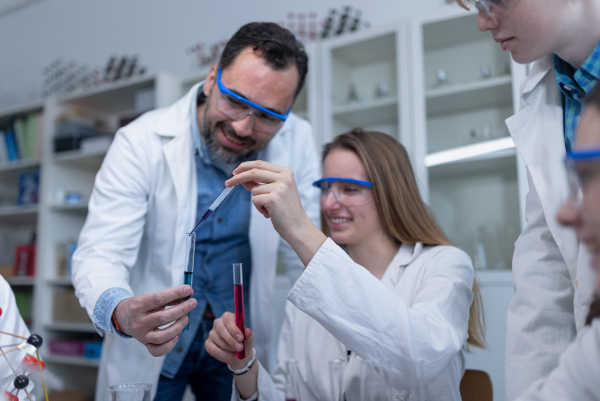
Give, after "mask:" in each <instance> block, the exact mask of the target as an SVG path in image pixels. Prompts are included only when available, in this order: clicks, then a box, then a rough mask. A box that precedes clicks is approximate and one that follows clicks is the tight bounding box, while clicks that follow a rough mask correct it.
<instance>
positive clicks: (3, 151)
mask: <svg viewBox="0 0 600 401" xmlns="http://www.w3.org/2000/svg"><path fill="white" fill-rule="evenodd" d="M8 161H9V159H8V148H7V147H6V139H5V138H4V131H0V165H4V164H7V163H8Z"/></svg>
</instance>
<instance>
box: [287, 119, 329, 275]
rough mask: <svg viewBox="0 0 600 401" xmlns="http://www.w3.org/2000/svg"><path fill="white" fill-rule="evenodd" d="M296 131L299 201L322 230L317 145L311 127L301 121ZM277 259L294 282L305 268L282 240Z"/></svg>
mask: <svg viewBox="0 0 600 401" xmlns="http://www.w3.org/2000/svg"><path fill="white" fill-rule="evenodd" d="M296 129H297V130H299V131H302V135H298V138H299V139H300V140H298V141H296V142H295V146H294V150H293V154H292V155H291V156H292V157H293V164H294V166H293V167H292V169H293V171H294V177H295V179H296V186H297V187H298V193H299V194H300V201H301V202H302V207H303V208H304V210H305V211H306V214H307V215H308V217H309V218H310V220H311V221H312V222H313V224H314V225H316V226H317V227H319V228H320V227H321V223H320V212H321V207H320V205H319V191H318V190H317V189H316V188H315V187H313V186H312V183H313V182H315V181H316V180H318V179H319V178H320V173H321V172H320V162H319V155H318V154H317V152H316V151H315V149H316V146H315V142H314V138H313V134H312V126H311V125H310V124H309V123H308V122H306V121H304V120H301V119H298V121H297V123H296ZM279 256H280V258H281V260H282V262H283V264H284V266H285V268H286V272H287V274H288V276H289V277H290V280H291V282H292V283H294V282H295V281H296V280H297V279H298V277H300V275H301V274H302V271H303V270H304V265H303V264H302V262H301V261H300V258H298V255H296V252H294V250H293V249H292V247H291V246H290V245H289V244H288V243H287V242H285V241H283V240H282V241H280V248H279Z"/></svg>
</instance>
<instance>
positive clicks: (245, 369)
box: [227, 348, 256, 376]
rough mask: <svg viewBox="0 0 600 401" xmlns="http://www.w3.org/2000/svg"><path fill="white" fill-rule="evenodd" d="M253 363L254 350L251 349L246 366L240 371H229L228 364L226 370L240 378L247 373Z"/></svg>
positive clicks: (254, 357)
mask: <svg viewBox="0 0 600 401" xmlns="http://www.w3.org/2000/svg"><path fill="white" fill-rule="evenodd" d="M254 362H256V350H255V349H254V348H252V359H250V360H249V361H248V363H247V364H246V366H244V367H243V368H241V369H237V370H233V369H231V366H229V364H228V365H227V368H228V369H229V370H230V371H231V373H233V374H234V375H236V376H240V375H243V374H244V373H246V372H247V371H249V370H250V369H251V368H252V366H253V365H254Z"/></svg>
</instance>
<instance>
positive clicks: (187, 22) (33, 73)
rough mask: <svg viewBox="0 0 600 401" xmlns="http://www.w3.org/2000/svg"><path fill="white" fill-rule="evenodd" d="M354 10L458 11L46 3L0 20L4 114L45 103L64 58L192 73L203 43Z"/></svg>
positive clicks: (387, 11) (391, 16)
mask: <svg viewBox="0 0 600 401" xmlns="http://www.w3.org/2000/svg"><path fill="white" fill-rule="evenodd" d="M346 5H348V6H351V7H352V8H353V9H358V10H361V11H362V19H363V20H364V21H367V22H369V23H370V24H371V25H372V26H376V25H380V24H385V23H388V22H392V21H395V20H397V19H400V18H405V17H410V16H413V15H414V16H416V15H419V14H421V13H428V12H439V9H441V8H449V9H451V8H456V7H458V6H456V5H446V4H445V3H444V0H418V1H414V0H411V1H408V0H353V1H350V0H326V1H322V0H303V1H301V2H300V1H295V2H292V1H290V0H254V1H248V0H223V1H216V0H213V1H206V0H173V1H163V0H160V1H159V0H102V1H99V0H96V1H92V0H39V1H37V2H33V3H30V4H29V5H27V6H25V7H23V8H21V9H18V10H16V11H14V12H11V13H8V14H6V15H2V16H0V60H1V61H0V109H4V108H7V107H10V108H12V106H16V105H19V104H22V103H29V102H31V101H34V100H36V99H39V97H40V93H41V87H42V69H43V68H44V67H45V66H48V65H49V64H50V63H51V62H52V61H54V60H55V59H56V58H57V57H62V58H63V59H65V60H68V61H71V60H74V61H76V62H77V64H78V65H84V64H88V65H89V66H91V67H104V66H105V65H106V63H107V61H108V58H109V57H110V56H112V55H117V56H124V55H133V54H136V55H139V58H140V61H141V64H142V65H145V66H146V67H147V68H148V72H155V71H170V72H173V73H177V74H185V73H191V72H193V71H194V69H197V64H196V62H195V57H194V56H191V55H189V54H186V50H187V49H188V48H189V47H190V46H193V45H195V44H197V43H199V42H205V43H207V44H211V43H215V42H217V41H220V40H222V39H227V38H228V37H229V36H231V34H232V33H233V32H235V30H236V29H237V28H238V27H239V26H241V25H242V24H244V23H246V22H249V21H252V20H258V21H274V22H284V21H286V16H287V14H288V12H294V13H308V12H316V13H317V20H318V21H319V22H320V21H322V20H324V19H325V18H326V16H327V14H328V12H329V10H330V9H332V8H333V9H336V10H341V8H342V7H343V6H346Z"/></svg>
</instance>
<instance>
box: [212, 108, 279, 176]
mask: <svg viewBox="0 0 600 401" xmlns="http://www.w3.org/2000/svg"><path fill="white" fill-rule="evenodd" d="M209 103H210V102H209V101H207V102H206V105H205V107H204V114H203V115H202V132H201V134H202V138H203V139H204V145H205V146H206V150H207V151H208V154H209V155H210V157H211V158H212V159H213V161H216V162H218V163H223V164H239V163H241V162H243V161H246V160H252V159H254V158H256V155H257V154H258V152H259V151H261V150H262V149H264V148H265V147H266V146H267V144H268V142H267V143H264V144H261V145H260V146H258V147H256V140H255V139H254V138H251V137H242V136H239V135H238V134H237V133H236V132H235V130H234V129H233V127H232V126H231V124H230V123H228V122H225V121H221V122H218V123H216V124H215V129H214V130H212V129H211V128H210V125H211V122H210V118H208V117H207V114H208V110H209ZM219 128H220V129H222V130H223V131H225V133H226V134H227V136H229V137H231V138H233V139H234V140H235V141H236V142H239V143H246V144H249V145H250V149H248V150H245V151H241V152H236V151H235V150H232V149H227V148H226V147H223V146H221V145H220V144H219V142H218V141H217V135H218V133H217V130H218V129H219Z"/></svg>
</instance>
